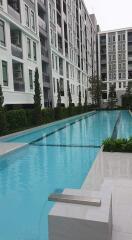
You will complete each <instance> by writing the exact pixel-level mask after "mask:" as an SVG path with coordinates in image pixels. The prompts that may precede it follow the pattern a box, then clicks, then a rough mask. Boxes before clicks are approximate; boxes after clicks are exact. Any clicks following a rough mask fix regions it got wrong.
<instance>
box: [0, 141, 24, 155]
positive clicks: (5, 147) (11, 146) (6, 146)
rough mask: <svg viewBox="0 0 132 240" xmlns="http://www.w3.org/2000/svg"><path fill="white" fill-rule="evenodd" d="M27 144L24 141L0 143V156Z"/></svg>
mask: <svg viewBox="0 0 132 240" xmlns="http://www.w3.org/2000/svg"><path fill="white" fill-rule="evenodd" d="M24 146H26V144H24V143H0V156H2V155H4V154H7V153H9V152H12V151H15V150H17V149H19V148H21V147H24Z"/></svg>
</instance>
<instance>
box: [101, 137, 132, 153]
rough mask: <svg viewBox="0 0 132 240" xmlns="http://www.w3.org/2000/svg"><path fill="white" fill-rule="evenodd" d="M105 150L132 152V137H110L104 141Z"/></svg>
mask: <svg viewBox="0 0 132 240" xmlns="http://www.w3.org/2000/svg"><path fill="white" fill-rule="evenodd" d="M103 145H104V149H103V150H104V152H128V153H132V137H130V138H129V139H124V138H123V139H112V138H108V139H106V140H105V141H104V142H103Z"/></svg>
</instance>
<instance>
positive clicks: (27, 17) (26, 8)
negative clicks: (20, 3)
mask: <svg viewBox="0 0 132 240" xmlns="http://www.w3.org/2000/svg"><path fill="white" fill-rule="evenodd" d="M25 18H26V19H25V21H26V25H27V26H28V27H29V9H28V6H27V5H25Z"/></svg>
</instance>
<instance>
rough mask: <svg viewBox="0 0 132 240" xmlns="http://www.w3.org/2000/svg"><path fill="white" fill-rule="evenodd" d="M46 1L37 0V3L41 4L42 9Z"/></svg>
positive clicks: (44, 7)
mask: <svg viewBox="0 0 132 240" xmlns="http://www.w3.org/2000/svg"><path fill="white" fill-rule="evenodd" d="M46 1H47V0H38V3H39V4H40V6H41V7H42V8H43V9H46Z"/></svg>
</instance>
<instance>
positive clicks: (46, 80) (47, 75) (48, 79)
mask: <svg viewBox="0 0 132 240" xmlns="http://www.w3.org/2000/svg"><path fill="white" fill-rule="evenodd" d="M42 74H43V82H47V83H50V77H49V74H48V73H44V72H43V73H42Z"/></svg>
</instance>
